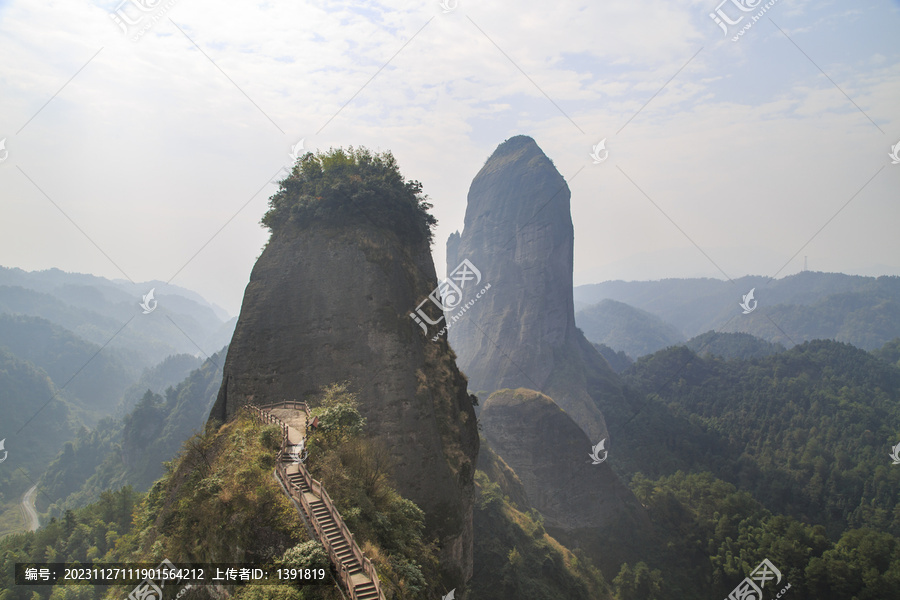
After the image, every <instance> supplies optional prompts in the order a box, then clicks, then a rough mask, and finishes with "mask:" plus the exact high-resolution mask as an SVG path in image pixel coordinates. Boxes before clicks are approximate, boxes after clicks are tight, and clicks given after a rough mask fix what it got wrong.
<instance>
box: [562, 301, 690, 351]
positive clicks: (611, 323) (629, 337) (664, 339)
mask: <svg viewBox="0 0 900 600" xmlns="http://www.w3.org/2000/svg"><path fill="white" fill-rule="evenodd" d="M575 323H576V324H577V325H578V327H579V328H581V330H582V331H584V336H585V337H586V338H587V339H589V340H590V341H592V342H594V343H597V344H604V345H606V346H609V347H610V348H615V349H616V350H621V351H623V352H625V354H627V355H628V356H630V357H632V358H637V357H639V356H644V355H645V354H652V353H654V352H656V351H657V350H662V349H663V348H666V347H668V346H673V345H675V344H679V343H682V342H684V341H685V337H684V335H682V333H681V332H680V331H678V329H676V328H675V327H674V326H673V325H671V324H669V323H666V322H665V321H663V320H662V319H660V318H659V317H657V316H656V315H654V314H651V313H649V312H647V311H645V310H641V309H639V308H634V307H633V306H630V305H628V304H625V303H624V302H618V301H616V300H612V299H610V298H605V299H604V300H601V301H600V302H599V303H597V304H594V305H591V306H588V307H587V308H583V309H582V310H580V311H578V312H577V313H575Z"/></svg>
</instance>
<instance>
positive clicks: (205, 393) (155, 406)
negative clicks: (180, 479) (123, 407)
mask: <svg viewBox="0 0 900 600" xmlns="http://www.w3.org/2000/svg"><path fill="white" fill-rule="evenodd" d="M224 353H225V349H223V350H222V351H220V352H218V353H216V354H214V355H212V356H211V357H210V358H209V359H208V360H207V361H205V362H204V363H203V364H202V365H201V366H200V368H198V369H195V370H194V371H193V372H191V373H190V375H188V377H186V378H185V379H184V380H183V381H180V382H179V383H178V384H177V385H175V386H174V387H168V389H166V391H165V392H164V394H162V395H161V394H157V393H154V392H152V391H150V390H146V391H145V393H144V395H143V397H142V398H141V400H140V401H139V402H138V403H137V405H136V406H135V407H134V408H133V409H132V410H131V411H130V412H129V413H128V414H127V415H126V416H125V417H124V419H121V420H120V419H112V418H107V419H104V420H103V421H101V422H100V423H99V424H98V425H97V427H95V428H93V429H91V430H88V429H85V428H82V429H81V430H80V431H79V433H78V436H77V437H76V438H75V439H74V440H72V441H68V442H66V444H65V446H64V448H63V451H62V452H61V453H60V454H59V456H57V457H56V458H55V459H54V460H53V461H52V462H51V463H50V465H49V467H48V468H47V471H46V472H45V473H44V474H43V476H42V477H41V480H40V482H39V483H40V486H41V490H42V491H43V493H42V495H41V497H40V498H39V499H38V502H37V507H38V509H39V510H40V511H41V512H47V513H48V514H49V515H50V516H56V517H58V516H60V515H62V514H63V513H64V512H65V511H66V510H67V509H70V508H76V507H80V506H84V505H85V504H87V503H88V502H92V501H94V500H96V499H97V498H99V497H100V494H101V492H103V491H104V490H107V489H119V488H120V487H122V486H123V485H130V486H132V487H133V488H134V489H135V490H137V491H145V490H147V489H149V487H150V486H151V485H152V484H153V482H154V481H156V480H157V479H158V478H159V477H161V476H162V474H163V463H164V462H165V461H168V460H171V459H172V458H173V457H174V456H175V455H176V453H177V451H178V448H179V447H180V446H181V444H182V443H183V442H184V441H185V440H186V439H188V438H189V437H190V436H191V435H193V434H194V433H196V432H198V431H201V430H202V429H203V427H204V424H205V422H206V416H207V415H208V414H209V409H210V407H211V406H212V403H213V402H214V401H215V397H216V393H217V392H218V389H219V383H220V381H221V377H222V369H221V367H220V366H219V365H221V364H222V362H223V359H224ZM183 362H184V361H181V360H179V361H176V362H175V366H176V367H177V366H180V365H179V363H183ZM163 371H171V374H177V373H178V372H179V371H180V369H179V368H175V367H173V365H172V364H171V363H170V364H168V365H166V366H165V368H163ZM163 376H164V375H163V374H162V373H160V372H159V371H157V372H155V373H149V374H148V375H147V377H146V378H145V381H146V380H152V379H157V378H159V377H163ZM145 389H146V388H145Z"/></svg>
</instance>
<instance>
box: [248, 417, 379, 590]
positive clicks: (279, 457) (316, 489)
mask: <svg viewBox="0 0 900 600" xmlns="http://www.w3.org/2000/svg"><path fill="white" fill-rule="evenodd" d="M246 406H247V407H248V408H250V409H251V410H252V412H253V414H254V415H255V416H256V417H257V418H258V419H260V420H261V421H263V422H264V423H273V424H278V425H280V426H281V448H280V449H279V450H278V454H276V456H275V472H276V473H277V475H278V477H279V479H281V481H282V483H283V484H284V486H285V489H287V490H288V491H289V492H288V493H289V494H290V496H291V497H292V498H294V499H295V500H297V501H298V502H299V504H300V506H301V508H302V509H303V512H304V513H305V516H306V520H307V521H308V522H309V523H311V524H312V526H313V530H314V531H315V533H316V536H317V537H318V538H319V542H320V543H321V544H322V545H323V546H324V547H325V550H326V552H327V553H328V558H329V559H330V560H331V562H332V563H333V564H334V565H335V566H337V567H338V570H339V576H340V579H341V581H342V582H343V583H344V587H345V588H346V589H347V590H348V591H349V592H350V597H351V598H352V600H358V596H357V594H356V589H355V588H354V586H353V585H352V583H351V579H352V578H351V575H350V571H349V570H348V568H347V565H346V564H345V563H344V561H342V560H341V559H340V557H338V555H337V552H336V551H335V550H334V547H333V546H332V544H331V540H329V539H328V536H327V535H325V531H324V530H323V529H322V526H321V525H320V524H319V521H318V519H317V518H316V516H315V514H314V513H313V510H312V506H311V505H310V503H309V502H308V501H307V499H306V497H305V495H304V494H303V493H298V490H297V488H296V486H294V484H293V483H291V481H290V479H288V475H287V470H286V469H285V468H284V463H283V462H282V461H283V458H284V455H285V451H286V450H287V446H288V442H289V441H290V440H289V437H288V425H287V424H286V423H285V422H284V421H282V420H281V419H279V418H278V417H276V416H275V415H273V414H272V413H270V412H269V411H268V410H267V409H269V408H292V409H294V410H300V409H302V410H303V411H304V412H305V413H306V416H307V417H309V416H310V410H309V404H307V403H306V402H297V401H296V400H291V401H288V400H283V401H281V402H276V403H272V404H265V405H262V406H255V405H253V404H247V405H246ZM296 465H297V472H298V474H299V475H300V477H301V478H303V480H304V482H305V483H306V485H307V486H308V487H309V489H310V491H312V493H313V495H316V496H318V497H319V499H320V500H321V501H322V504H323V505H324V506H325V509H326V510H327V511H328V513H329V515H330V516H331V518H332V520H334V523H335V525H337V527H338V529H339V530H340V532H341V534H342V536H343V537H344V539H345V540H347V546H348V547H349V548H350V552H351V553H352V554H353V557H354V558H355V559H356V560H357V562H358V563H359V565H360V567H361V568H362V570H363V572H364V573H365V574H366V576H368V577H369V579H370V580H371V582H372V584H373V586H374V588H375V591H376V592H377V594H378V597H379V598H380V599H384V594H383V593H382V591H381V582H380V581H379V579H378V573H377V572H376V571H375V565H374V564H372V561H371V560H369V559H368V558H367V557H366V556H365V555H364V554H363V552H362V550H361V549H360V547H359V545H358V544H357V543H356V538H355V537H354V535H353V533H351V531H350V529H349V528H348V527H347V524H346V523H345V522H344V519H343V518H342V517H341V514H340V512H339V511H338V509H337V507H336V506H335V505H334V502H333V501H332V499H331V496H329V495H328V492H327V491H325V486H323V485H322V483H321V482H319V481H317V480H315V479H313V478H312V475H311V474H310V473H309V471H308V470H307V469H306V466H305V465H304V464H302V463H296Z"/></svg>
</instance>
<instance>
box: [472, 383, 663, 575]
mask: <svg viewBox="0 0 900 600" xmlns="http://www.w3.org/2000/svg"><path fill="white" fill-rule="evenodd" d="M480 422H481V426H482V431H483V433H484V437H485V440H486V441H487V442H488V444H490V446H491V448H493V449H494V451H496V453H497V454H498V455H500V456H501V457H503V460H504V461H505V462H506V464H508V465H509V466H510V467H511V468H512V469H513V471H515V473H516V475H518V480H519V481H520V482H521V485H522V487H523V488H524V490H525V494H526V495H527V499H528V503H529V504H530V505H531V506H533V507H534V508H536V509H537V510H538V511H540V513H541V514H542V515H543V516H544V520H545V521H544V524H545V527H546V529H547V532H548V533H550V534H551V535H552V536H553V537H555V538H557V539H558V540H560V541H561V542H563V543H564V544H566V545H567V546H569V547H570V548H575V547H582V548H584V549H585V550H586V551H588V552H589V554H591V555H592V556H593V557H594V558H595V559H596V560H597V561H598V563H601V564H602V563H603V562H604V561H605V560H606V559H609V558H610V556H609V552H608V549H606V550H604V548H603V547H602V545H603V544H604V543H608V542H610V540H612V539H617V540H623V539H635V537H637V536H639V535H641V534H643V533H646V532H648V531H649V529H650V523H649V519H648V517H647V515H646V512H645V511H644V509H643V507H642V506H641V504H640V502H639V501H638V500H637V498H635V496H634V494H632V493H631V491H630V490H629V489H628V488H627V487H626V486H625V485H624V484H623V483H622V482H621V481H620V480H619V478H618V477H617V476H616V475H615V473H613V471H612V469H611V468H610V465H609V462H608V460H606V459H609V455H607V454H606V453H605V452H604V451H600V452H599V453H598V454H599V457H600V458H602V459H604V460H603V462H601V463H600V464H593V463H594V461H593V460H592V459H591V458H590V454H591V451H592V444H591V442H590V440H589V439H588V437H587V436H586V435H585V433H584V432H583V431H582V430H581V428H579V427H578V425H576V424H575V422H574V421H573V420H572V419H571V418H570V417H569V415H568V414H566V412H565V411H563V410H562V409H560V408H559V407H558V406H557V405H556V404H555V403H554V402H553V400H551V399H550V398H548V397H547V396H545V395H543V394H541V393H539V392H535V391H534V390H527V389H523V388H520V389H516V390H500V391H497V392H494V393H493V394H491V396H490V398H488V399H487V401H486V402H485V403H484V407H483V408H482V410H481V419H480Z"/></svg>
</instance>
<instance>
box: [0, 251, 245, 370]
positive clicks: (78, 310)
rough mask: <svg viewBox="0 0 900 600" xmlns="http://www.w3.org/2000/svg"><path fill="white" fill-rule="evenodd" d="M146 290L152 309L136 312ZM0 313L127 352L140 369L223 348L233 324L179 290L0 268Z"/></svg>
mask: <svg viewBox="0 0 900 600" xmlns="http://www.w3.org/2000/svg"><path fill="white" fill-rule="evenodd" d="M151 289H153V290H154V301H155V303H153V302H151V303H150V305H151V306H152V307H154V309H153V311H152V312H150V313H149V314H144V311H143V310H142V308H141V306H140V303H141V301H142V298H143V296H144V295H145V294H147V293H149V292H150V290H151ZM2 313H6V314H11V315H27V316H32V317H41V318H43V319H46V320H48V321H50V322H52V323H55V324H56V325H59V326H61V327H65V328H66V329H68V330H70V331H72V332H73V333H75V334H77V335H78V336H79V337H81V338H83V339H85V340H87V341H89V342H92V343H94V344H98V345H106V344H109V345H110V347H112V348H121V349H125V350H128V351H131V352H132V353H133V354H134V355H135V356H136V357H137V358H138V359H139V361H140V362H141V366H142V367H149V366H152V365H154V364H156V363H158V362H160V361H162V360H163V359H165V358H166V357H167V356H169V355H172V354H181V353H189V354H195V355H196V354H198V353H200V354H207V355H208V354H211V353H212V352H215V351H217V350H218V349H219V348H221V347H222V346H224V345H226V344H228V343H229V341H230V340H231V335H232V333H233V332H234V324H235V322H236V319H234V318H232V319H228V315H227V314H226V313H225V311H223V310H222V309H221V308H219V307H217V306H215V305H214V304H211V303H209V302H207V301H206V300H204V299H203V298H202V297H201V296H200V295H199V294H197V293H196V292H193V291H190V290H187V289H185V288H182V287H179V286H175V285H171V284H166V283H164V282H160V281H152V282H146V283H138V284H132V283H130V282H124V281H121V280H109V279H105V278H103V277H97V276H95V275H86V274H83V273H66V272H63V271H60V270H59V269H49V270H46V271H33V272H28V271H23V270H22V269H17V268H7V267H0V314H2ZM125 323H128V326H127V327H124V328H123V325H125Z"/></svg>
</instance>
